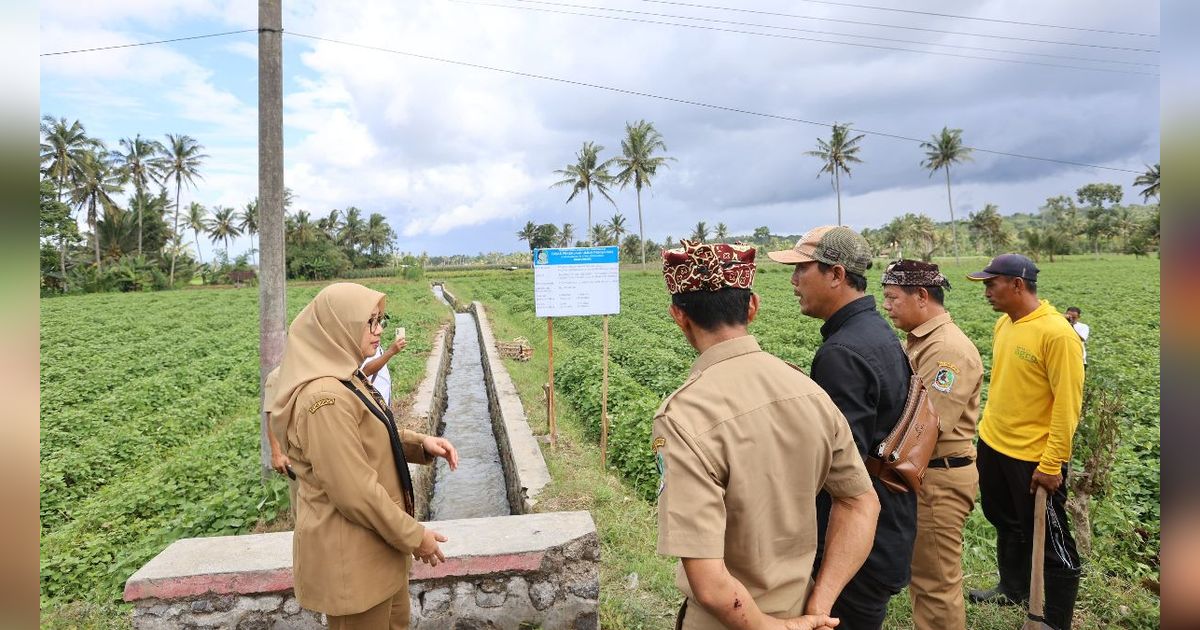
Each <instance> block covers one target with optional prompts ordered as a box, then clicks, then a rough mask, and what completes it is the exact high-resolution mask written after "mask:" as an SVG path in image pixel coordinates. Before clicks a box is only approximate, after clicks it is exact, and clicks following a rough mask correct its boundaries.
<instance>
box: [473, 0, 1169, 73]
mask: <svg viewBox="0 0 1200 630" xmlns="http://www.w3.org/2000/svg"><path fill="white" fill-rule="evenodd" d="M450 1H451V2H455V3H458V4H470V5H476V6H486V7H496V8H501V9H518V10H522V11H539V12H542V13H558V14H561V15H575V16H582V17H592V18H599V19H602V20H618V21H622V22H635V23H640V24H659V25H664V26H676V27H679V28H690V29H699V30H706V31H719V32H723V33H737V34H741V35H757V36H759V37H771V38H775V39H792V40H798V41H808V42H818V43H824V44H840V45H842V46H857V47H860V48H872V49H876V50H888V51H897V52H910V53H917V54H922V55H936V56H942V57H957V58H959V59H975V60H981V61H998V62H1001V63H1013V64H1023V65H1031V66H1043V67H1049V68H1066V69H1069V70H1089V71H1092V72H1112V73H1117V74H1137V75H1143V76H1151V77H1157V76H1158V74H1156V73H1153V72H1140V71H1137V70H1118V69H1115V68H1092V67H1087V66H1072V65H1065V64H1058V63H1046V62H1042V61H1026V60H1022V59H1003V58H1000V57H985V56H982V55H966V54H960V53H950V52H938V51H934V50H917V49H914V48H898V47H895V46H881V45H878V44H864V43H860V42H841V41H837V40H830V39H819V38H815V37H801V36H799V35H783V34H780V33H759V32H755V31H743V30H739V29H729V28H720V27H716V26H703V25H700V24H680V23H678V22H663V21H659V20H648V19H644V18H630V17H619V16H615V15H597V14H594V13H579V12H575V11H562V10H558V9H545V8H540V7H523V6H514V5H508V4H494V3H490V2H475V1H470V0H450Z"/></svg>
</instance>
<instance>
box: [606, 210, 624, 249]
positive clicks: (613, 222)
mask: <svg viewBox="0 0 1200 630" xmlns="http://www.w3.org/2000/svg"><path fill="white" fill-rule="evenodd" d="M604 229H605V230H606V231H607V232H608V233H609V234H610V235H611V236H612V239H613V241H615V242H616V243H620V242H621V237H622V236H624V235H625V234H626V233H627V232H629V230H627V229H625V217H624V216H623V215H622V214H621V213H620V212H618V213H616V214H614V215H612V218H611V219H609V220H608V225H606V226H605V228H604Z"/></svg>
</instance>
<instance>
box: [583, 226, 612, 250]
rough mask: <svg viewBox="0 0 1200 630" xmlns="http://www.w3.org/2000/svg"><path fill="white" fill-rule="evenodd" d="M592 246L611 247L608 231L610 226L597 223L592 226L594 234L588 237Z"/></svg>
mask: <svg viewBox="0 0 1200 630" xmlns="http://www.w3.org/2000/svg"><path fill="white" fill-rule="evenodd" d="M588 238H589V239H590V240H591V243H592V245H609V244H610V243H609V239H610V238H611V235H610V234H609V231H608V226H607V225H603V224H601V223H597V224H596V225H593V226H592V233H591V234H589V235H588Z"/></svg>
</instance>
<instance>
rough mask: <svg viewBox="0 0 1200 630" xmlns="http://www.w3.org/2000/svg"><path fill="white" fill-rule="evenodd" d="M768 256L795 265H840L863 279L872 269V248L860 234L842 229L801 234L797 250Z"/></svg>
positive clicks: (818, 229) (834, 227)
mask: <svg viewBox="0 0 1200 630" xmlns="http://www.w3.org/2000/svg"><path fill="white" fill-rule="evenodd" d="M767 256H768V257H770V258H771V260H774V261H775V262H781V263H784V264H788V265H795V264H799V263H806V262H812V261H817V262H823V263H825V264H827V265H841V266H843V267H845V268H846V271H848V272H849V273H854V274H858V275H860V276H862V275H866V273H867V269H870V268H871V246H870V244H868V243H867V239H865V238H863V237H862V235H861V234H859V233H858V232H855V231H854V230H852V229H850V228H848V227H845V226H842V225H823V226H821V227H815V228H813V229H811V230H809V231H807V232H805V233H804V236H801V237H800V240H798V241H796V246H795V247H793V248H791V249H785V250H782V251H777V252H768V253H767Z"/></svg>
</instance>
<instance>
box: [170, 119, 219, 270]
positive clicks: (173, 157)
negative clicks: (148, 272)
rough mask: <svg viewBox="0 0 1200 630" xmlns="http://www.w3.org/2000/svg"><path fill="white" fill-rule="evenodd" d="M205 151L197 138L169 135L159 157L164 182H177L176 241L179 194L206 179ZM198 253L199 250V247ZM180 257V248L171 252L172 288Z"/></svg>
mask: <svg viewBox="0 0 1200 630" xmlns="http://www.w3.org/2000/svg"><path fill="white" fill-rule="evenodd" d="M203 150H204V147H203V146H201V145H200V143H199V142H197V141H196V139H195V138H193V137H191V136H189V135H187V134H174V133H169V134H167V142H166V144H164V145H163V150H162V152H161V155H160V156H159V162H158V164H159V169H161V172H162V174H163V181H164V182H167V181H170V180H172V179H173V180H175V225H174V227H173V228H172V233H173V234H174V235H175V239H176V241H178V240H179V193H180V192H181V191H182V190H183V185H184V184H185V183H186V184H187V185H188V186H189V187H192V186H195V181H196V178H200V179H204V178H203V177H202V176H201V175H200V165H201V164H202V163H203V162H204V158H207V157H208V156H207V155H205V154H204V153H201V151H203ZM198 253H199V248H198V247H197V254H198ZM178 257H179V247H175V248H174V249H173V250H172V251H171V273H170V275H169V276H168V279H167V283H168V284H169V285H170V286H175V259H176V258H178Z"/></svg>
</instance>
